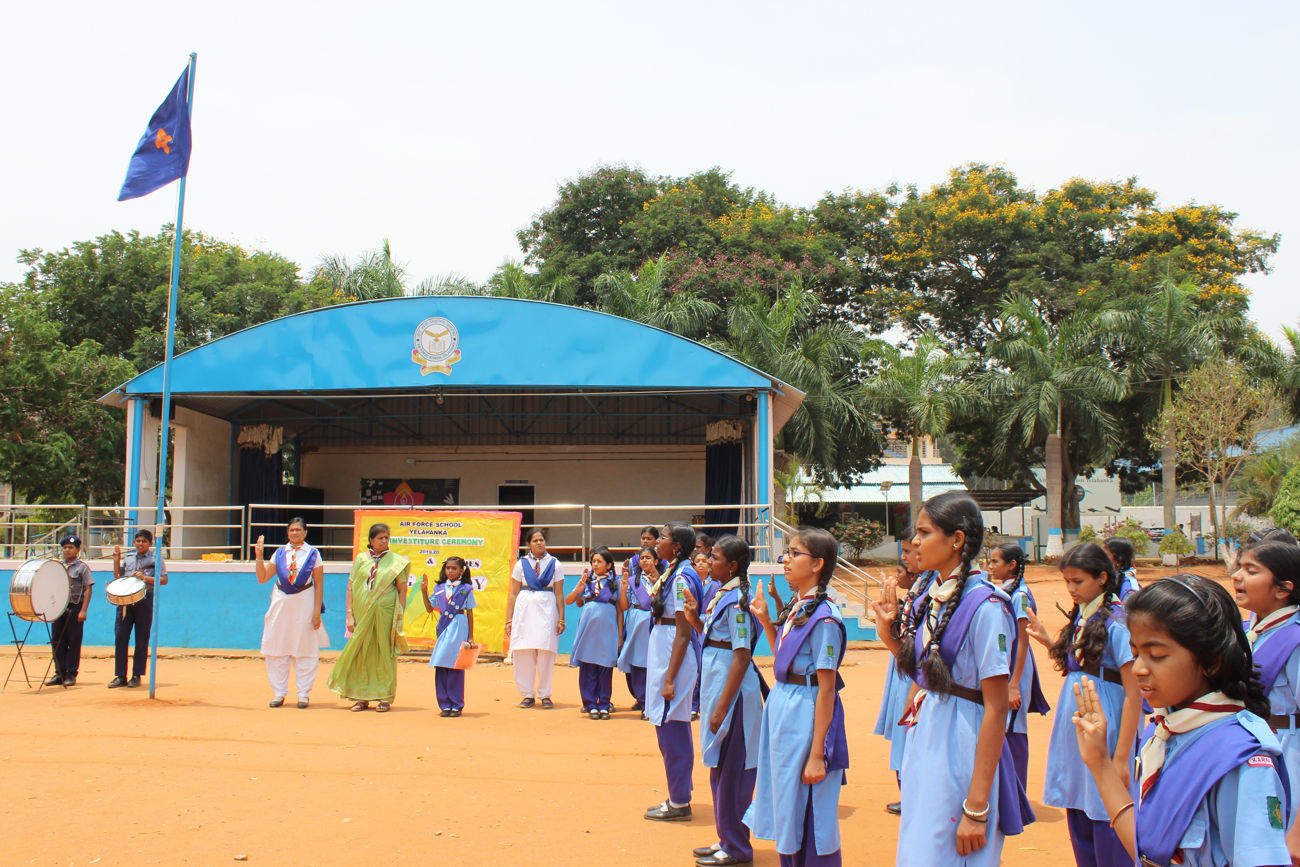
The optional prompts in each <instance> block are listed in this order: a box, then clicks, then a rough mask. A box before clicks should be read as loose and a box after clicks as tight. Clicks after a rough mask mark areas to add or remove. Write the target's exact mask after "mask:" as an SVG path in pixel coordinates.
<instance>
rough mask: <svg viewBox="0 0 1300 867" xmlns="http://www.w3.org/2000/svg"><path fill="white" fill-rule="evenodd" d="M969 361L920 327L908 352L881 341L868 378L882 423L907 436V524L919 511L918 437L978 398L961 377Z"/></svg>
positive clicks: (943, 428)
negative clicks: (877, 361) (874, 370)
mask: <svg viewBox="0 0 1300 867" xmlns="http://www.w3.org/2000/svg"><path fill="white" fill-rule="evenodd" d="M972 364H973V359H972V358H971V356H970V355H967V354H962V353H951V352H948V351H947V350H946V349H945V348H944V346H943V343H942V341H940V340H939V338H938V337H936V336H935V335H933V334H928V333H923V334H922V335H921V336H920V337H919V338H917V340H916V345H915V346H914V347H913V349H912V351H911V352H907V353H904V352H903V351H902V350H901V349H898V348H897V347H893V346H885V347H882V349H881V357H880V365H879V369H878V372H877V373H876V374H875V376H873V377H871V379H870V380H869V381H868V382H867V385H866V388H867V392H868V394H870V396H871V398H872V400H873V401H874V402H875V404H876V407H877V409H878V411H879V412H880V414H881V415H882V416H883V417H884V418H885V419H886V424H887V425H888V426H889V427H891V428H892V429H894V430H896V431H898V433H900V434H902V435H903V436H904V437H906V438H907V439H908V440H909V441H910V442H911V446H912V449H911V450H912V459H911V461H910V462H909V463H908V468H907V488H908V498H909V501H910V504H911V505H910V516H911V523H912V526H916V518H917V515H919V514H920V512H921V500H922V496H921V489H922V478H921V440H922V439H923V438H924V437H927V436H928V437H932V438H934V439H938V438H939V437H942V436H944V435H945V434H946V433H947V432H948V427H949V425H950V424H951V423H952V419H953V417H954V416H955V415H957V414H959V413H963V412H968V413H969V412H971V411H973V410H975V409H977V408H978V407H979V406H980V405H981V404H982V403H983V401H982V400H981V398H980V394H979V391H978V389H977V388H976V386H975V384H974V383H973V382H972V381H971V380H970V379H968V378H966V376H967V374H968V373H969V372H970V370H971V368H972Z"/></svg>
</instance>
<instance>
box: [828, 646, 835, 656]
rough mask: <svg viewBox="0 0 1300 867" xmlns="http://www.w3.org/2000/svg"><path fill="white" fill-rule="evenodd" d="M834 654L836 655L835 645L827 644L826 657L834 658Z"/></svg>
mask: <svg viewBox="0 0 1300 867" xmlns="http://www.w3.org/2000/svg"><path fill="white" fill-rule="evenodd" d="M834 656H835V645H834V644H828V645H826V658H827V659H833V658H834Z"/></svg>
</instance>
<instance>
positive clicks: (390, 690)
mask: <svg viewBox="0 0 1300 867" xmlns="http://www.w3.org/2000/svg"><path fill="white" fill-rule="evenodd" d="M373 565H374V558H372V557H371V556H370V552H369V551H363V552H362V553H361V554H359V555H358V556H357V559H356V560H355V561H353V563H352V573H351V574H350V575H348V584H349V586H351V588H352V618H353V621H354V624H355V625H354V626H353V629H352V637H351V638H350V639H348V643H347V644H346V645H344V647H343V652H342V653H340V654H339V658H338V662H336V663H334V669H333V671H331V672H330V677H329V688H330V689H332V690H334V692H337V693H338V694H339V695H341V696H343V698H345V699H347V700H349V701H389V702H391V701H392V700H393V698H394V696H396V695H397V656H398V654H400V653H405V652H406V650H407V644H406V636H405V635H403V634H402V621H403V618H404V616H405V612H404V611H401V610H399V608H398V606H397V588H398V582H399V581H400V582H405V581H406V580H407V578H408V577H409V575H410V572H411V561H409V560H407V559H406V558H405V557H403V556H402V555H400V554H397V553H396V552H393V551H389V552H388V553H387V554H385V555H384V556H383V557H382V558H381V559H380V561H379V568H378V570H376V572H375V577H374V579H373V580H372V579H371V577H370V570H371V567H372V566H373Z"/></svg>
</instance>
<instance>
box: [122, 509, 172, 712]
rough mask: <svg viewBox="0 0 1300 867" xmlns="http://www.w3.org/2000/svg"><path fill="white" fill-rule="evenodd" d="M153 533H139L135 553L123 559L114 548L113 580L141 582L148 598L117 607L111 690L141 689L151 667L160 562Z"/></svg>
mask: <svg viewBox="0 0 1300 867" xmlns="http://www.w3.org/2000/svg"><path fill="white" fill-rule="evenodd" d="M152 547H153V533H151V532H150V531H149V530H146V529H144V528H141V529H139V530H136V531H135V550H134V551H132V552H131V553H129V554H127V555H126V556H125V557H123V556H122V549H121V548H120V547H114V548H113V576H114V577H115V578H125V577H128V576H130V577H132V578H139V579H140V580H141V581H143V582H144V585H145V593H144V598H143V599H141V600H140V601H139V602H135V603H132V604H131V605H119V606H118V607H117V620H116V621H115V622H114V624H113V637H114V638H115V639H116V641H115V647H114V653H113V674H114V677H113V679H112V680H110V681H109V682H108V688H109V689H116V688H117V687H119V686H139V685H140V678H141V677H143V676H144V672H145V668H146V667H147V666H148V665H149V631H150V629H151V628H152V627H153V585H154V571H155V569H156V568H157V561H156V559H155V558H154V553H153V551H151V550H149V549H150V548H152ZM159 580H161V581H162V583H163V584H166V583H167V567H166V566H164V567H163V569H162V575H161V577H160V579H159ZM132 631H134V632H135V658H134V659H133V660H132V663H131V679H130V680H127V679H126V654H127V649H128V645H130V643H131V632H132Z"/></svg>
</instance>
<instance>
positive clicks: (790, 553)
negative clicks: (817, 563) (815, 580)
mask: <svg viewBox="0 0 1300 867" xmlns="http://www.w3.org/2000/svg"><path fill="white" fill-rule="evenodd" d="M795 557H812V553H811V552H809V551H799V550H796V549H794V548H791V549H790V550H789V551H786V552H785V557H784V558H783V559H782V560H781V562H782V563H784V562H785V561H786V560H793V559H794V558H795Z"/></svg>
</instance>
